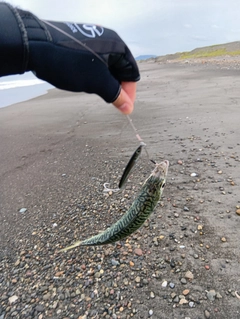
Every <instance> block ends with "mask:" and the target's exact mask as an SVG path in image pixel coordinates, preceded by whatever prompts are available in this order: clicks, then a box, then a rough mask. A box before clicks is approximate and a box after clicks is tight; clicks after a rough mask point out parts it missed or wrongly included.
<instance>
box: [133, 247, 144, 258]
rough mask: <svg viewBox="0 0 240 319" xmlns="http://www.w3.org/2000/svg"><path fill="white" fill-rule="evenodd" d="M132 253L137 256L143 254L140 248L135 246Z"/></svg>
mask: <svg viewBox="0 0 240 319" xmlns="http://www.w3.org/2000/svg"><path fill="white" fill-rule="evenodd" d="M134 253H135V255H137V256H142V254H143V252H142V249H140V248H136V249H135V250H134Z"/></svg>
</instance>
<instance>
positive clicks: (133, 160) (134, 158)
mask: <svg viewBox="0 0 240 319" xmlns="http://www.w3.org/2000/svg"><path fill="white" fill-rule="evenodd" d="M143 146H146V144H145V143H143V142H141V143H140V145H139V146H138V148H137V149H136V151H135V152H134V153H133V155H132V156H131V158H130V160H129V161H128V163H127V165H126V167H125V169H124V171H123V174H122V177H121V179H120V181H119V184H118V188H109V187H108V186H109V183H104V184H103V186H104V192H118V191H120V190H121V189H122V188H123V187H124V185H125V184H126V182H127V179H128V176H129V175H130V173H131V171H132V169H133V167H134V166H135V164H136V163H137V161H138V158H139V156H140V155H141V152H142V148H143Z"/></svg>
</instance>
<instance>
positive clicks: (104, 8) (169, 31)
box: [8, 0, 240, 57]
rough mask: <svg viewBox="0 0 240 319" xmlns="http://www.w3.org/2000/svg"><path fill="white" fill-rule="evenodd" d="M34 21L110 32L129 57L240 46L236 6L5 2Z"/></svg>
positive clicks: (117, 0)
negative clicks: (82, 25)
mask: <svg viewBox="0 0 240 319" xmlns="http://www.w3.org/2000/svg"><path fill="white" fill-rule="evenodd" d="M8 2H9V3H11V4H13V5H14V6H18V7H20V8H21V9H26V10H29V11H32V12H33V13H34V14H35V15H37V16H38V17H39V18H43V19H47V20H55V21H65V22H66V21H67V22H79V23H93V24H99V25H102V26H105V27H107V28H110V29H113V30H115V31H116V32H117V33H118V34H119V35H120V37H121V38H122V39H123V40H124V41H125V42H126V44H127V45H128V47H129V48H130V50H131V51H132V53H133V55H134V57H137V56H139V55H148V54H153V55H157V56H160V55H165V54H169V53H176V52H183V51H190V50H193V49H195V48H198V47H203V46H208V45H213V44H221V43H226V42H233V41H238V40H240V2H239V0H8Z"/></svg>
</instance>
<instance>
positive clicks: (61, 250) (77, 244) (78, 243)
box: [59, 240, 82, 253]
mask: <svg viewBox="0 0 240 319" xmlns="http://www.w3.org/2000/svg"><path fill="white" fill-rule="evenodd" d="M81 243H82V241H80V240H79V241H77V242H76V243H74V244H73V245H71V246H67V247H65V248H63V249H60V250H59V253H61V252H63V251H67V250H69V249H73V248H75V247H78V246H80V245H81Z"/></svg>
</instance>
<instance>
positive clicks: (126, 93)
mask: <svg viewBox="0 0 240 319" xmlns="http://www.w3.org/2000/svg"><path fill="white" fill-rule="evenodd" d="M135 94H136V83H134V82H128V83H126V82H123V83H122V87H121V91H120V94H119V96H118V98H117V99H116V100H115V101H114V102H113V105H114V106H116V108H117V109H119V111H120V112H122V113H123V114H131V113H132V111H133V109H134V105H133V103H134V100H135Z"/></svg>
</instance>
